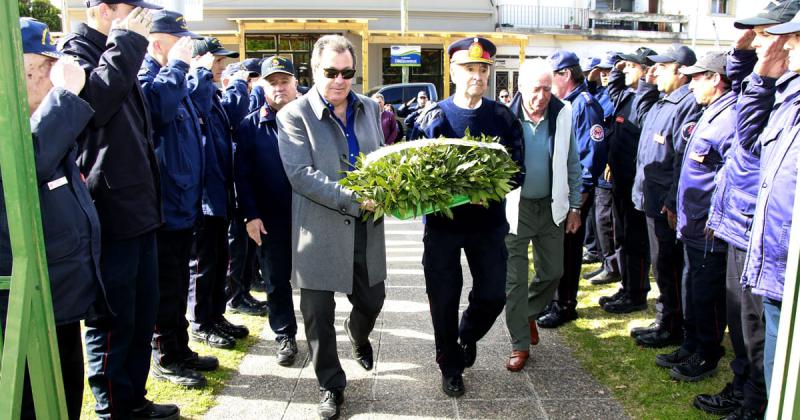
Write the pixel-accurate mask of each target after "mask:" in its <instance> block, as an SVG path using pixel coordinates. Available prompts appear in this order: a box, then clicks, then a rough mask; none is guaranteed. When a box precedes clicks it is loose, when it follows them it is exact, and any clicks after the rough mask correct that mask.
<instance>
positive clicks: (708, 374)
mask: <svg viewBox="0 0 800 420" xmlns="http://www.w3.org/2000/svg"><path fill="white" fill-rule="evenodd" d="M716 373H717V368H714V369H711V370H709V371H708V372H703V373H702V374H700V375H697V376H686V375H684V374H682V373H680V372H678V371H676V370H675V369H672V370H670V371H669V377H670V378H672V379H675V380H677V381H684V382H699V381H702V380H703V379H706V378H710V377H712V376H714V375H715V374H716Z"/></svg>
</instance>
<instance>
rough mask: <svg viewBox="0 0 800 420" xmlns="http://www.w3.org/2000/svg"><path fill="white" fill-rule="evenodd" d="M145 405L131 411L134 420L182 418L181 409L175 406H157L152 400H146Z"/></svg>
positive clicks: (174, 419)
mask: <svg viewBox="0 0 800 420" xmlns="http://www.w3.org/2000/svg"><path fill="white" fill-rule="evenodd" d="M144 401H145V404H144V405H143V406H141V407H139V408H136V409H134V410H133V411H131V418H133V420H145V419H150V420H178V419H179V418H180V417H181V409H180V408H178V406H177V405H175V404H156V403H154V402H152V401H150V400H144Z"/></svg>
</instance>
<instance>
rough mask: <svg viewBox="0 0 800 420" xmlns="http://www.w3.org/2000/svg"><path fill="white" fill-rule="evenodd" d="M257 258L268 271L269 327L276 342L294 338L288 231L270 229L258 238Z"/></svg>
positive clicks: (295, 329)
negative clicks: (259, 239) (259, 243)
mask: <svg viewBox="0 0 800 420" xmlns="http://www.w3.org/2000/svg"><path fill="white" fill-rule="evenodd" d="M258 258H259V261H260V262H261V266H262V267H270V270H269V272H268V273H265V274H266V275H265V276H264V285H265V287H266V291H267V311H268V313H269V317H268V319H269V326H270V328H271V329H272V332H274V333H275V340H276V341H279V340H281V339H282V338H284V337H294V336H295V335H297V319H296V318H295V316H294V300H293V299H292V284H291V277H292V235H291V232H289V231H284V232H281V231H280V230H275V229H271V230H269V233H268V234H266V235H263V234H262V235H261V246H260V247H258Z"/></svg>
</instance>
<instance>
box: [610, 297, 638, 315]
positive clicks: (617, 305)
mask: <svg viewBox="0 0 800 420" xmlns="http://www.w3.org/2000/svg"><path fill="white" fill-rule="evenodd" d="M646 309H647V301H644V300H641V301H636V300H633V299H632V298H631V297H630V296H625V297H623V298H621V299H619V300H616V301H614V302H609V303H607V304H605V306H603V310H604V311H606V312H608V313H612V314H629V313H631V312H638V311H644V310H646Z"/></svg>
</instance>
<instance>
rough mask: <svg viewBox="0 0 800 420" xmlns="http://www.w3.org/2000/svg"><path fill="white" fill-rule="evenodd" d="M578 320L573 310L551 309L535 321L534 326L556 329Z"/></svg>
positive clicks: (576, 313)
mask: <svg viewBox="0 0 800 420" xmlns="http://www.w3.org/2000/svg"><path fill="white" fill-rule="evenodd" d="M576 319H578V312H576V311H575V310H574V309H553V310H551V311H550V312H548V313H546V314H544V315H542V316H540V317H539V319H537V320H536V325H538V326H539V327H541V328H558V327H560V326H562V325H564V324H566V323H567V322H570V321H574V320H576Z"/></svg>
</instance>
